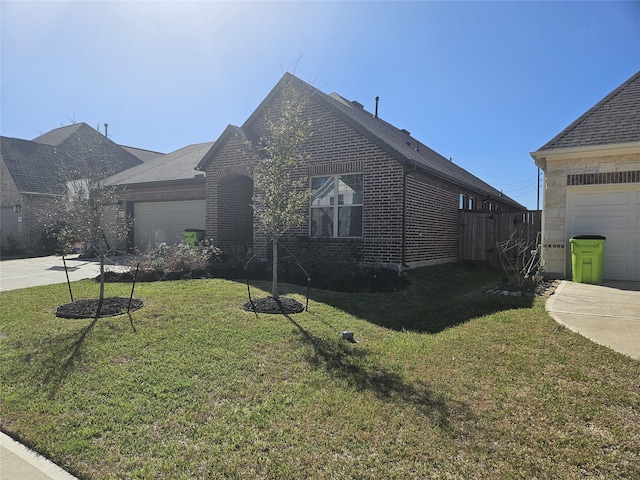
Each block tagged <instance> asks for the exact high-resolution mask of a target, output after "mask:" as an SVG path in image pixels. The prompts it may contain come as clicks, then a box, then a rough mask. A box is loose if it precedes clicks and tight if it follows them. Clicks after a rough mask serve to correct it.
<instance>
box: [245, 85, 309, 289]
mask: <svg viewBox="0 0 640 480" xmlns="http://www.w3.org/2000/svg"><path fill="white" fill-rule="evenodd" d="M279 100H280V101H279V103H278V104H277V105H276V106H275V108H272V109H271V110H270V112H269V113H268V114H267V118H266V132H265V134H264V135H263V136H262V138H261V139H260V148H259V153H260V154H261V155H260V156H259V159H258V163H257V166H256V168H255V171H254V176H253V179H254V187H255V194H254V213H255V215H256V218H257V219H258V221H259V223H260V224H261V225H262V227H263V228H264V229H265V232H266V233H267V234H268V236H269V237H270V239H271V241H272V243H273V247H272V248H273V250H272V251H273V278H272V286H271V295H272V296H273V298H276V299H277V298H278V241H279V240H280V238H281V237H282V235H283V234H284V233H285V232H287V230H289V229H291V228H293V227H297V226H299V225H301V224H302V223H303V222H304V221H305V218H306V217H305V212H306V209H307V207H308V204H309V198H310V195H311V192H310V190H309V188H308V185H307V183H306V177H305V176H303V175H296V170H299V168H300V166H301V165H303V164H304V163H305V162H306V161H307V157H308V155H307V154H306V152H305V150H304V144H305V142H306V141H307V140H308V138H309V136H310V135H311V133H310V132H311V122H310V120H308V119H306V118H305V117H304V109H305V107H306V106H307V105H308V102H309V95H308V93H307V92H305V91H304V90H303V89H301V88H297V87H296V86H295V85H293V84H292V80H291V79H290V80H289V81H288V82H287V83H285V84H284V86H283V89H282V92H281V97H280V99H279Z"/></svg>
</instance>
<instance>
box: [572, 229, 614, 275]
mask: <svg viewBox="0 0 640 480" xmlns="http://www.w3.org/2000/svg"><path fill="white" fill-rule="evenodd" d="M606 239H607V238H606V237H601V236H600V235H576V236H574V237H572V238H571V239H570V240H569V242H570V243H571V273H572V279H573V281H574V282H579V283H602V269H603V267H604V242H605V240H606Z"/></svg>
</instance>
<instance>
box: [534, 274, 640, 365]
mask: <svg viewBox="0 0 640 480" xmlns="http://www.w3.org/2000/svg"><path fill="white" fill-rule="evenodd" d="M546 309H547V312H548V313H549V315H551V317H552V318H554V319H555V320H556V321H557V322H559V323H561V324H562V325H565V326H566V327H567V328H569V329H570V330H573V331H574V332H577V333H579V334H581V335H583V336H585V337H587V338H589V339H591V340H592V341H594V342H596V343H599V344H601V345H604V346H606V347H609V348H611V349H613V350H615V351H617V352H620V353H623V354H625V355H628V356H630V357H631V358H635V359H640V282H621V281H605V282H604V284H602V285H592V284H588V283H576V282H570V281H568V280H564V281H563V282H562V283H560V285H559V286H558V288H557V289H556V291H555V293H554V294H553V295H551V296H550V297H549V299H548V300H547V303H546Z"/></svg>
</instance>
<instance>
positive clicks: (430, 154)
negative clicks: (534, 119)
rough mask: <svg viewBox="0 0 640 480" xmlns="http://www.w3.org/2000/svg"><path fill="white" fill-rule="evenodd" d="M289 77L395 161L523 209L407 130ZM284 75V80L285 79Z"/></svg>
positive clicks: (291, 76) (338, 97)
mask: <svg viewBox="0 0 640 480" xmlns="http://www.w3.org/2000/svg"><path fill="white" fill-rule="evenodd" d="M287 75H289V77H290V78H292V79H294V81H295V82H299V84H302V85H303V86H304V88H306V89H312V90H313V92H314V98H316V99H319V100H320V101H321V102H322V103H324V104H325V105H327V107H328V108H329V110H330V111H332V112H333V113H335V114H337V115H338V116H339V117H341V118H342V119H343V120H344V121H345V122H346V123H347V124H349V125H351V126H352V127H354V128H355V129H356V130H358V131H359V132H360V133H362V134H363V135H364V136H366V137H367V138H369V139H370V140H371V141H372V142H373V143H374V144H376V145H378V146H379V147H381V148H382V149H383V150H385V151H387V152H388V153H389V154H390V155H392V156H393V157H394V158H395V159H396V160H398V161H400V162H406V163H409V164H411V165H414V166H416V167H418V168H420V169H422V170H424V171H425V172H427V173H430V174H431V175H434V176H436V177H439V178H442V179H444V180H447V181H450V182H452V183H454V184H456V185H459V186H462V187H466V188H469V189H470V190H473V191H476V192H478V193H480V194H483V195H485V196H486V197H488V198H496V199H498V198H499V199H500V200H502V201H504V202H505V203H507V204H510V205H512V206H513V207H514V208H517V209H523V210H524V209H525V207H524V206H522V205H520V204H519V203H518V202H516V201H515V200H513V199H512V198H510V197H508V196H507V195H504V194H503V193H502V192H500V191H499V190H497V189H495V188H494V187H492V186H491V185H489V184H488V183H486V182H484V181H482V180H481V179H479V178H478V177H476V176H475V175H472V174H471V173H469V172H468V171H466V170H465V169H464V168H462V167H460V166H458V165H456V164H455V163H453V162H452V161H450V160H449V159H447V158H445V157H444V156H442V155H440V154H439V153H438V152H436V151H435V150H433V149H431V148H429V147H427V146H426V145H425V144H424V143H422V142H420V141H418V140H416V139H415V138H413V137H411V135H410V134H409V133H408V132H407V131H406V130H401V129H399V128H397V127H395V126H393V125H391V124H390V123H388V122H385V121H384V120H382V119H381V118H380V117H375V116H374V115H373V114H371V113H369V112H367V111H366V110H364V109H363V108H362V106H361V105H360V104H357V103H356V102H350V101H348V100H346V99H345V98H343V97H341V96H340V95H338V94H336V93H332V94H331V95H327V94H325V93H323V92H321V91H320V90H317V89H315V88H313V87H312V86H310V85H308V84H306V83H304V82H302V80H300V79H297V78H296V77H294V76H293V75H290V74H287ZM287 75H285V78H286V76H287Z"/></svg>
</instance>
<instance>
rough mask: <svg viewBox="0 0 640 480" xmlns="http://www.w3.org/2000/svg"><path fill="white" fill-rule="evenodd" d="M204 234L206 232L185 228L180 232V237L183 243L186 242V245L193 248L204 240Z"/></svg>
mask: <svg viewBox="0 0 640 480" xmlns="http://www.w3.org/2000/svg"><path fill="white" fill-rule="evenodd" d="M206 233H207V232H206V231H204V230H198V229H197V228H187V229H186V230H185V231H183V232H182V236H183V237H184V241H185V242H187V245H189V246H190V247H195V246H196V244H197V243H198V242H201V241H202V240H204V236H205V235H206Z"/></svg>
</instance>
